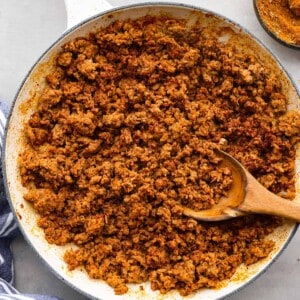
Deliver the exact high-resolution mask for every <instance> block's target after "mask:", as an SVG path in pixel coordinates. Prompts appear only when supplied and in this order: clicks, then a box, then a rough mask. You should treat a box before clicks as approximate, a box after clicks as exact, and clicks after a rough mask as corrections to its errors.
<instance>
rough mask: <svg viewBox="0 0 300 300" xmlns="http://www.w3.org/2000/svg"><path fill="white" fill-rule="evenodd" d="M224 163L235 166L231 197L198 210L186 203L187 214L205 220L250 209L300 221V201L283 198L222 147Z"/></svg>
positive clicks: (226, 165)
mask: <svg viewBox="0 0 300 300" xmlns="http://www.w3.org/2000/svg"><path fill="white" fill-rule="evenodd" d="M218 155H220V157H221V158H222V161H221V164H220V167H228V168H230V170H231V173H232V178H233V183H232V186H231V188H230V190H229V191H228V194H227V197H224V198H222V199H221V200H220V201H219V202H218V203H217V204H216V205H214V206H212V208H210V209H205V210H200V211H196V210H193V209H191V208H188V207H184V210H183V213H184V215H186V216H189V217H192V218H195V219H197V220H201V221H209V222H210V221H223V220H227V219H230V218H234V217H239V216H242V215H245V214H248V213H260V214H269V215H276V216H280V217H284V218H288V219H292V220H294V221H296V222H300V204H299V203H295V202H293V201H290V200H288V199H284V198H281V197H279V196H277V195H275V194H273V193H272V192H270V191H269V190H267V189H266V188H265V187H264V186H263V185H261V184H260V183H259V182H258V181H257V180H256V179H255V178H254V177H253V176H252V175H251V174H250V173H249V172H248V171H247V170H246V169H245V168H244V167H243V166H242V165H241V164H240V163H239V162H238V161H237V160H236V159H235V158H233V157H232V156H231V155H229V154H228V153H226V152H223V151H218Z"/></svg>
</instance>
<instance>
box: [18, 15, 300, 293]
mask: <svg viewBox="0 0 300 300" xmlns="http://www.w3.org/2000/svg"><path fill="white" fill-rule="evenodd" d="M287 102H288V99H287V98H286V96H285V95H284V94H283V93H282V87H281V83H280V81H279V79H278V78H276V77H275V76H274V75H273V74H272V73H271V72H270V71H268V70H267V69H266V68H265V67H264V65H263V64H262V63H261V62H260V61H258V60H257V59H256V58H255V57H254V56H252V55H248V54H245V53H241V52H240V51H239V50H238V49H236V48H234V47H233V46H230V45H229V44H226V43H221V42H219V41H218V40H217V39H215V38H212V37H210V38H207V37H206V35H205V34H203V32H202V31H201V27H199V26H193V27H188V26H187V25H186V23H185V21H183V20H176V19H172V18H168V17H150V16H147V17H143V18H139V19H137V20H126V21H116V22H114V23H113V24H111V25H109V26H108V27H107V28H102V29H99V31H98V32H96V33H91V34H90V35H89V36H87V37H81V38H77V39H75V40H72V41H70V42H68V43H67V44H65V45H64V46H63V48H62V51H61V53H60V54H59V55H58V57H57V64H56V69H55V71H54V72H52V73H51V74H50V75H48V76H47V87H46V88H45V90H44V91H43V94H42V95H41V97H40V99H39V103H38V107H37V110H36V111H35V112H34V113H33V114H32V116H31V118H30V119H29V121H28V124H27V125H26V128H25V129H24V131H25V135H26V145H25V146H26V148H25V149H26V150H25V151H24V152H23V153H21V155H20V161H19V166H20V173H21V178H22V183H23V185H24V186H25V187H27V188H28V193H27V194H26V195H25V196H24V197H25V199H26V200H27V201H29V202H31V203H32V205H33V206H34V208H35V209H36V210H37V212H38V213H39V215H40V218H39V220H38V225H39V226H40V227H42V228H43V229H44V232H45V237H46V239H47V241H48V242H49V243H53V244H57V245H64V244H66V243H73V244H75V245H76V246H77V247H74V248H73V250H68V251H67V252H66V253H65V256H64V259H65V261H66V262H67V264H68V265H69V268H70V270H73V269H75V268H77V267H80V266H83V267H84V268H85V269H86V271H87V272H88V274H89V276H90V277H92V278H97V279H102V280H105V281H106V282H107V283H108V284H109V285H110V286H112V287H113V288H114V289H115V292H116V293H117V294H123V293H126V292H127V286H126V284H128V283H142V282H145V281H150V282H151V287H152V289H153V290H159V291H160V292H161V293H167V292H168V291H170V290H172V289H176V290H178V291H179V292H180V294H182V295H188V294H191V293H194V292H195V291H197V290H199V289H200V288H203V287H208V288H214V287H216V286H218V284H219V282H220V281H222V280H225V279H228V278H230V277H231V276H232V275H233V274H234V272H235V270H236V269H237V267H238V266H239V265H241V264H242V263H245V264H246V265H249V264H252V263H254V262H257V261H258V260H260V259H261V258H263V257H266V256H268V254H269V253H270V251H271V250H272V248H273V246H274V243H273V242H272V241H269V240H267V239H265V237H266V236H267V235H268V234H269V233H270V232H272V231H273V230H274V228H276V227H277V226H279V225H280V224H281V222H282V220H281V219H280V218H275V217H267V216H258V215H251V216H250V215H249V216H245V217H241V218H238V219H234V220H229V221H226V222H225V221H224V222H218V223H204V222H200V221H196V220H194V219H192V218H189V217H186V216H184V215H183V214H182V205H187V206H190V207H193V208H196V209H206V208H209V207H211V206H212V205H213V204H214V203H215V202H217V201H218V200H219V199H220V198H221V197H222V196H226V193H227V191H228V189H230V186H231V181H232V178H231V172H230V170H229V169H226V168H220V166H219V162H220V158H218V156H217V155H216V153H215V151H214V149H216V148H221V149H223V150H225V151H227V152H229V153H230V154H231V155H233V156H234V157H236V158H237V159H238V160H240V161H241V162H242V163H243V164H244V166H245V167H246V168H247V169H248V170H249V171H250V172H251V173H252V174H253V175H254V176H255V177H256V178H257V179H258V180H259V181H260V182H261V183H262V184H263V185H265V186H266V187H267V188H268V189H269V190H270V191H272V192H274V193H277V194H280V195H282V196H285V197H286V198H289V199H292V198H293V197H294V194H295V187H294V169H295V165H294V162H295V144H296V143H297V142H298V140H299V136H300V134H299V133H300V114H299V113H298V112H287ZM262 201H263V199H262Z"/></svg>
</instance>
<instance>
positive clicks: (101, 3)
mask: <svg viewBox="0 0 300 300" xmlns="http://www.w3.org/2000/svg"><path fill="white" fill-rule="evenodd" d="M65 6H66V10H67V17H68V22H67V28H68V29H70V28H71V27H73V26H74V25H77V24H78V23H79V22H81V21H83V20H84V19H86V18H89V17H91V16H93V15H95V14H97V13H100V12H103V11H106V10H108V9H111V8H112V7H113V6H112V5H111V4H109V3H108V2H107V1H106V0H84V1H83V0H65Z"/></svg>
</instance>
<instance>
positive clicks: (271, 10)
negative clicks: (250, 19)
mask: <svg viewBox="0 0 300 300" xmlns="http://www.w3.org/2000/svg"><path fill="white" fill-rule="evenodd" d="M253 3H254V9H255V12H256V15H257V17H258V20H259V21H260V23H261V25H262V26H263V28H264V29H265V30H266V31H267V33H268V34H270V35H271V36H272V37H274V38H275V39H276V40H278V41H279V42H281V43H283V44H284V45H286V46H289V47H292V48H298V49H300V0H254V1H253Z"/></svg>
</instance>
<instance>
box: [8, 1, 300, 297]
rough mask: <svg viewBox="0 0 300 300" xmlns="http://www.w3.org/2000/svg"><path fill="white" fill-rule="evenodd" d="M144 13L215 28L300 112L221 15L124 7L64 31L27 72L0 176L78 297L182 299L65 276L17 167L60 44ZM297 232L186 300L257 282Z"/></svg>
mask: <svg viewBox="0 0 300 300" xmlns="http://www.w3.org/2000/svg"><path fill="white" fill-rule="evenodd" d="M148 14H150V15H159V14H167V15H171V16H173V17H176V18H184V19H188V20H189V23H190V24H193V23H195V22H196V21H199V20H200V24H201V26H203V27H211V28H218V29H219V32H220V33H221V34H220V40H222V41H224V42H230V43H234V44H236V45H237V46H238V47H240V48H241V49H243V51H246V52H247V53H253V54H255V56H257V57H258V58H259V59H260V60H262V61H265V64H266V65H268V68H270V69H271V70H272V71H273V72H275V73H276V74H278V76H280V78H282V82H283V85H284V90H285V93H286V94H287V95H288V97H289V100H290V107H291V108H297V109H299V100H298V99H299V97H298V94H297V91H296V89H295V87H294V85H293V83H292V82H291V80H290V78H289V77H288V76H287V74H286V73H285V72H284V71H283V69H282V67H281V66H280V65H279V63H278V62H277V61H276V60H275V59H274V57H273V56H272V55H271V54H270V53H269V51H267V50H266V49H265V48H264V47H263V46H262V45H261V44H260V43H259V42H257V41H256V40H255V39H254V38H253V37H252V36H251V35H249V34H248V33H247V32H245V31H244V30H243V29H241V28H240V27H239V26H237V25H236V24H234V23H232V22H230V21H228V20H226V19H224V18H222V17H220V16H216V15H214V14H213V13H211V12H207V11H203V10H200V9H196V8H193V7H189V6H182V5H171V4H170V5H169V4H168V5H167V4H166V5H162V4H160V5H150V4H148V5H140V6H131V7H125V8H121V9H116V10H114V11H111V12H108V13H107V14H104V15H99V16H98V17H95V18H92V19H90V20H89V21H87V22H85V23H82V24H81V25H80V26H78V27H77V28H74V29H73V30H71V31H70V32H67V33H66V34H65V35H64V36H63V37H62V38H61V39H59V40H58V41H57V42H56V43H55V44H54V45H53V46H52V47H51V48H50V49H49V50H48V51H47V52H46V53H45V54H44V55H43V56H42V57H41V58H40V60H39V61H38V62H37V64H36V65H35V66H34V67H33V69H32V70H31V71H30V72H29V74H28V76H27V78H26V80H25V81H24V83H23V85H22V87H21V89H20V91H19V93H18V96H17V98H16V100H15V103H14V106H13V110H12V112H11V115H10V118H9V123H8V129H7V133H6V144H5V149H4V152H5V153H4V170H5V174H4V176H5V179H6V185H7V186H6V188H7V191H8V195H9V198H10V202H11V205H12V207H13V210H14V213H15V215H16V217H17V219H18V221H19V224H20V228H21V230H22V231H23V234H24V236H25V238H26V239H27V241H28V242H29V243H30V244H31V245H32V247H33V248H34V249H35V250H36V252H37V253H38V254H39V256H40V257H41V258H42V260H43V261H44V262H45V263H46V264H47V265H48V266H49V268H51V269H52V270H53V271H54V272H55V273H56V274H57V275H58V276H59V277H60V278H62V279H63V280H64V281H66V283H68V284H70V285H71V286H73V287H74V288H75V289H77V290H79V291H80V292H81V293H83V294H86V295H88V296H90V297H93V298H95V299H182V298H183V297H181V296H180V295H179V294H178V293H177V292H171V293H168V294H166V295H159V294H158V293H157V292H153V291H152V290H151V288H150V286H149V284H144V285H143V286H144V288H143V289H141V288H140V285H132V286H130V291H129V292H128V293H127V294H125V295H123V296H116V295H115V294H114V292H113V290H112V289H111V288H110V287H108V286H107V285H106V284H105V283H102V282H99V281H96V280H92V279H88V276H87V274H85V272H84V271H81V270H75V271H72V272H69V271H68V269H67V266H66V264H65V262H64V261H63V259H62V257H63V253H64V252H65V250H66V249H67V248H68V247H70V246H64V247H61V246H60V247H58V246H55V245H50V244H48V243H47V242H46V241H45V239H44V234H43V232H42V230H41V229H40V228H39V227H37V225H36V220H37V214H36V212H35V211H34V210H33V208H32V207H31V206H30V205H29V204H28V203H27V202H26V201H24V199H23V196H22V195H23V194H24V192H25V189H24V187H23V186H22V184H21V181H20V176H19V173H18V165H17V161H18V155H19V153H20V152H21V150H22V144H23V136H22V128H23V127H22V126H23V124H24V122H26V121H27V120H28V118H29V116H30V115H31V113H32V112H33V111H34V110H35V107H36V103H37V99H38V97H39V95H40V93H41V91H42V89H43V87H44V86H45V82H44V79H43V76H42V75H43V74H48V73H50V72H51V68H52V67H51V66H52V65H53V63H54V57H55V56H56V54H57V53H58V52H59V51H60V48H61V46H62V45H63V44H65V43H66V42H67V41H69V40H71V39H74V38H76V37H79V36H84V35H86V34H87V33H89V32H91V31H94V30H96V29H97V28H99V27H103V26H107V25H108V24H110V23H111V22H113V21H114V20H118V19H119V20H125V19H127V18H138V17H142V16H145V15H148ZM299 156H300V151H298V156H297V157H298V159H297V161H298V165H297V172H296V173H297V199H296V201H299V200H300V198H299V191H300V182H299V173H300V165H299V164H300V163H299ZM295 229H296V225H295V224H294V223H291V222H286V223H285V224H284V225H283V226H281V227H279V228H277V230H276V231H275V232H274V233H273V234H272V235H271V236H270V239H272V240H275V241H276V247H275V249H274V250H273V252H272V253H271V255H270V256H269V257H268V258H267V259H264V260H262V261H261V262H259V263H256V264H254V265H251V266H250V267H245V266H242V267H240V268H239V270H238V271H237V272H236V274H235V275H234V276H233V278H232V279H231V280H230V282H229V281H228V282H227V283H224V286H223V287H222V288H220V289H218V290H201V291H200V292H199V293H197V294H195V295H194V296H190V297H189V299H219V298H221V297H224V296H226V295H229V294H231V293H232V292H234V291H236V290H237V289H238V288H240V287H242V286H243V285H245V284H246V283H247V282H249V281H251V280H252V279H253V278H255V277H256V276H257V275H258V274H259V273H261V272H262V271H263V270H264V269H265V268H266V267H267V266H268V265H269V264H270V263H271V262H272V261H273V260H274V258H275V257H276V256H277V255H278V254H279V253H280V252H281V251H282V249H283V248H284V247H285V246H286V245H287V243H288V242H289V240H290V239H291V238H292V236H293V234H294V232H295ZM199 297H201V298H199Z"/></svg>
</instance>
